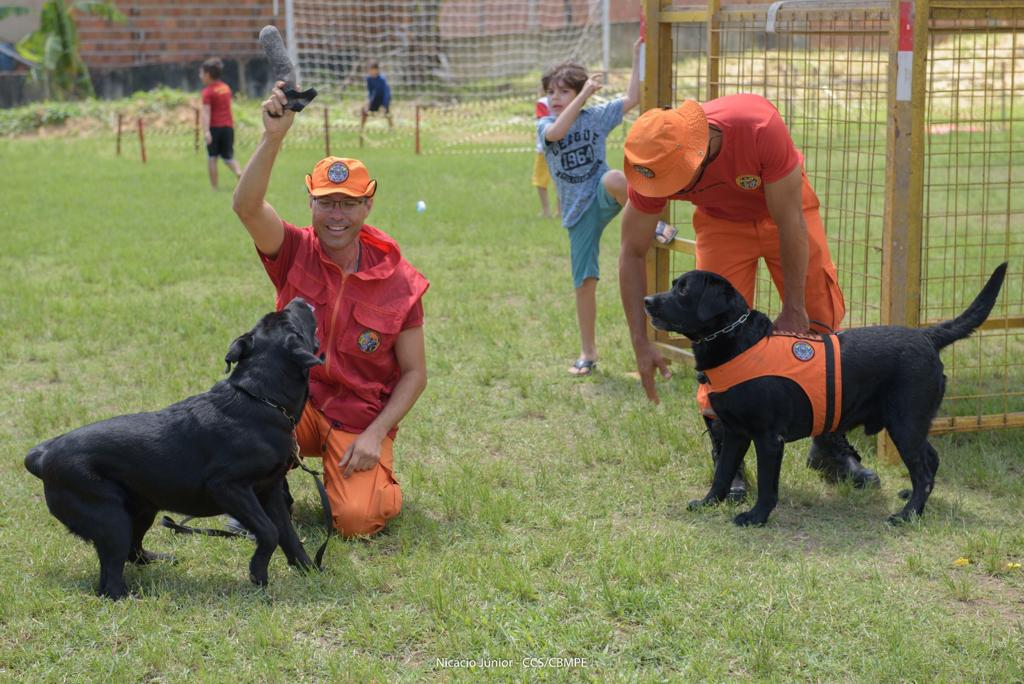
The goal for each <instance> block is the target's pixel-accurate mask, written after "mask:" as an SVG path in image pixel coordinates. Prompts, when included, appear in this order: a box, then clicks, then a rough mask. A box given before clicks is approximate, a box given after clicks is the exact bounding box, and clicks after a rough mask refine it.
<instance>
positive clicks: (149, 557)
mask: <svg viewBox="0 0 1024 684" xmlns="http://www.w3.org/2000/svg"><path fill="white" fill-rule="evenodd" d="M129 560H130V561H131V562H132V563H134V564H135V565H149V564H150V563H155V562H157V561H160V562H163V563H170V564H172V565H174V564H177V562H178V559H177V558H175V556H174V554H171V553H157V552H156V551H146V550H145V549H142V550H141V551H140V552H139V553H137V554H135V556H134V557H132V558H130V559H129Z"/></svg>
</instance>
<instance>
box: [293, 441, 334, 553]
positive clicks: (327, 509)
mask: <svg viewBox="0 0 1024 684" xmlns="http://www.w3.org/2000/svg"><path fill="white" fill-rule="evenodd" d="M292 460H293V461H294V462H295V465H296V466H298V467H299V468H301V469H302V470H305V471H306V472H307V473H309V474H310V475H311V476H312V477H313V482H315V483H316V491H317V493H318V494H319V495H320V507H321V510H323V514H324V529H325V530H326V531H327V536H326V537H325V538H324V543H323V544H321V545H320V548H319V549H317V550H316V555H315V556H314V557H313V562H314V563H316V569H317V570H323V566H322V563H323V558H324V552H326V551H327V543H328V542H330V541H331V536H333V533H334V525H333V524H331V520H332V518H333V517H334V516H333V515H332V513H331V501H330V499H328V498H327V490H326V489H325V488H324V483H323V482H322V481H321V480H320V475H321V473H319V472H318V471H316V470H313V469H312V468H310V467H309V466H307V465H306V464H304V463H303V462H302V458H301V457H300V456H299V442H298V440H295V451H294V453H293V454H292Z"/></svg>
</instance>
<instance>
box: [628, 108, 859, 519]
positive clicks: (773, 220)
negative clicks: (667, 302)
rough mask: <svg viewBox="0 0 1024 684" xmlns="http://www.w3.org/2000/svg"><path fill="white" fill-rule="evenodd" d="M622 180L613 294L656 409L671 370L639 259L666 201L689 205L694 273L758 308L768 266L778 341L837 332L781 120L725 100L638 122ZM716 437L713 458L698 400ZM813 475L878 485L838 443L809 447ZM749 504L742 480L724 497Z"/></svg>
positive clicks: (824, 261)
mask: <svg viewBox="0 0 1024 684" xmlns="http://www.w3.org/2000/svg"><path fill="white" fill-rule="evenodd" d="M623 170H624V172H625V174H626V180H627V182H628V183H629V202H628V203H627V204H626V207H625V210H624V211H623V214H622V245H621V252H620V254H619V285H620V290H621V296H622V307H623V309H624V310H625V313H626V321H627V322H628V324H629V331H630V337H631V339H632V342H633V349H634V352H635V353H636V362H637V370H638V371H639V373H640V379H641V382H642V383H643V386H644V390H645V391H646V392H647V396H648V398H649V399H650V400H651V401H654V402H655V403H657V402H658V392H657V389H656V388H655V386H654V370H655V368H657V369H659V370H660V371H661V374H662V376H663V377H666V378H667V377H669V375H670V374H669V371H668V365H667V362H666V361H665V359H663V358H662V356H661V354H659V353H658V351H657V349H656V348H655V347H654V345H653V344H652V343H651V342H650V341H649V340H648V339H647V330H646V315H645V313H644V305H643V297H644V294H645V292H646V265H645V256H646V254H647V251H648V250H649V249H650V246H651V242H652V240H653V238H654V231H655V228H656V226H657V223H658V218H659V215H660V214H661V213H662V210H663V209H664V208H665V204H666V203H667V202H668V200H670V199H683V200H688V201H690V202H692V203H693V204H695V205H696V207H697V208H696V211H695V212H694V215H693V228H694V233H695V234H696V242H697V268H698V269H701V270H706V271H712V272H714V273H718V274H719V275H721V276H724V277H725V278H726V279H728V280H729V282H731V283H732V285H733V286H734V287H735V288H736V289H737V290H738V291H739V292H740V293H741V294H742V295H743V297H744V298H745V299H746V300H747V303H748V304H751V303H752V302H753V299H754V281H755V276H756V272H757V262H758V259H764V260H765V263H766V264H767V265H768V270H769V272H770V273H771V276H772V280H773V282H774V283H775V287H776V288H777V289H778V292H779V297H780V298H781V299H782V311H781V312H780V313H779V316H778V317H777V318H776V319H775V329H776V330H778V331H781V332H792V333H803V332H807V331H808V330H812V329H814V330H817V331H819V332H824V331H830V330H835V329H838V327H839V324H840V322H841V321H842V319H843V316H844V315H845V313H846V309H845V304H844V302H843V295H842V292H841V291H840V289H839V285H838V282H837V280H836V268H835V265H834V264H833V263H832V258H831V257H830V256H829V251H828V244H827V242H826V240H825V228H824V225H823V224H822V221H821V215H820V214H819V212H818V198H817V196H816V195H815V194H814V191H813V190H812V189H811V186H810V183H809V182H808V181H807V176H806V175H805V174H804V170H803V156H802V155H801V154H800V152H799V151H798V150H797V149H796V147H795V146H794V145H793V140H792V139H791V138H790V135H789V131H788V129H787V128H786V124H785V123H784V122H783V121H782V117H781V116H780V115H779V112H778V110H776V109H775V107H774V106H773V105H772V104H771V103H770V102H768V101H767V100H766V99H764V98H763V97H760V96H758V95H730V96H727V97H721V98H718V99H715V100H711V101H709V102H706V103H704V104H703V105H701V104H698V103H696V102H694V101H692V100H688V101H686V102H684V103H683V105H682V106H681V107H679V108H677V109H669V108H666V109H652V110H649V111H647V112H645V113H644V114H643V115H642V116H641V117H640V118H639V119H638V120H637V122H636V123H635V124H634V125H633V127H632V128H630V130H629V134H628V135H627V136H626V144H625V162H624V169H623ZM698 403H699V404H700V406H701V412H702V414H703V416H704V420H705V422H706V423H707V425H708V430H709V433H710V435H711V458H712V459H713V460H717V458H718V451H719V447H720V438H719V437H718V434H719V433H718V429H717V426H716V422H715V420H714V415H713V412H712V411H711V407H710V404H709V403H708V401H707V397H706V392H705V393H704V396H702V393H701V392H699V391H698ZM807 463H808V465H809V466H810V467H812V468H815V469H817V470H819V471H821V472H822V474H823V476H824V477H825V478H826V479H828V480H831V481H836V480H839V479H843V478H850V479H851V480H852V482H853V483H854V485H856V486H858V487H864V486H867V485H877V484H878V483H879V480H878V476H877V475H876V474H875V473H874V472H873V471H871V470H869V469H867V468H865V467H864V466H862V465H861V463H860V456H859V455H858V454H857V452H856V451H855V450H854V448H853V447H852V446H851V445H850V443H849V442H848V441H847V439H846V436H845V435H843V434H837V433H833V434H826V435H821V436H819V437H816V438H815V439H814V442H813V444H812V446H811V451H810V453H809V455H808V461H807ZM745 494H746V483H745V482H744V481H743V480H742V476H737V480H736V481H735V482H733V485H732V492H731V498H733V499H740V498H742V497H743V496H744V495H745Z"/></svg>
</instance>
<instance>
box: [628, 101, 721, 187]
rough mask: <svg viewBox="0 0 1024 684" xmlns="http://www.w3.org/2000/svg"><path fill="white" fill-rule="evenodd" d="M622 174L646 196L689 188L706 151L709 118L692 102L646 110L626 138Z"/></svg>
mask: <svg viewBox="0 0 1024 684" xmlns="http://www.w3.org/2000/svg"><path fill="white" fill-rule="evenodd" d="M625 151H626V154H625V160H624V164H623V171H625V173H626V180H627V181H628V182H629V184H630V185H631V186H632V187H633V189H634V190H636V191H637V192H639V193H640V194H641V195H644V196H646V197H668V196H669V195H674V194H675V193H677V192H678V191H679V190H681V189H683V188H685V187H686V186H687V185H689V183H690V181H692V180H693V177H694V176H695V175H696V174H697V169H698V168H700V165H701V163H702V162H703V161H704V157H705V155H707V151H708V117H707V115H706V114H705V113H704V109H703V108H702V107H701V106H700V105H699V104H698V103H697V102H696V101H695V100H686V101H685V102H683V104H681V105H680V106H679V107H677V108H676V109H671V108H668V107H666V108H664V109H649V110H647V111H646V112H644V113H643V115H642V116H640V118H638V119H637V120H636V123H634V124H633V126H632V127H631V128H630V129H629V134H628V135H627V136H626V145H625Z"/></svg>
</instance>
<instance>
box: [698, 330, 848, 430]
mask: <svg viewBox="0 0 1024 684" xmlns="http://www.w3.org/2000/svg"><path fill="white" fill-rule="evenodd" d="M703 374H704V378H702V379H701V382H704V383H706V384H707V389H708V392H709V394H717V393H719V392H725V391H726V390H728V389H730V388H731V387H734V386H736V385H739V384H741V383H744V382H746V381H747V380H753V379H755V378H762V377H781V378H788V379H790V380H792V381H793V382H795V383H797V384H798V385H800V389H802V390H803V392H804V394H806V395H807V399H808V400H809V401H810V402H811V409H812V413H813V416H814V424H813V427H812V430H811V434H812V435H820V434H822V433H823V432H835V430H836V428H838V427H839V417H840V416H839V414H840V411H841V409H842V400H843V391H842V388H843V383H842V366H841V364H840V363H839V338H838V337H837V336H836V335H789V334H785V333H774V334H771V335H768V336H767V337H765V338H764V339H762V340H761V341H759V342H758V343H757V344H755V345H754V346H753V347H751V348H750V349H748V350H746V351H745V352H743V353H742V354H740V355H739V356H737V357H736V358H734V359H732V360H730V361H727V362H726V363H724V364H722V365H721V366H718V367H717V368H708V369H707V370H705V371H703Z"/></svg>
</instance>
